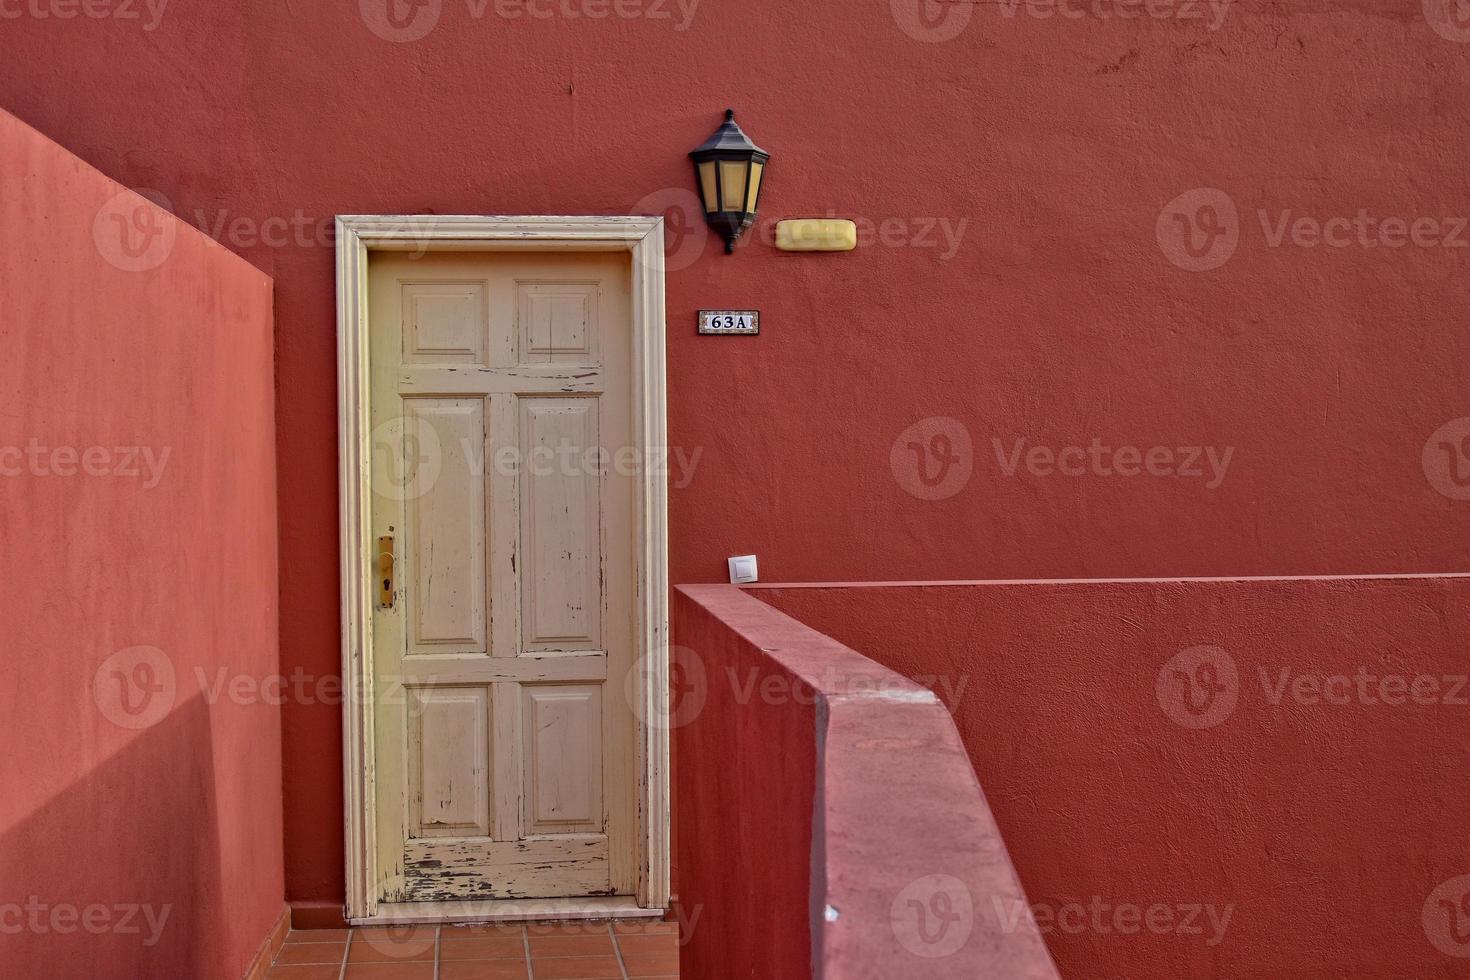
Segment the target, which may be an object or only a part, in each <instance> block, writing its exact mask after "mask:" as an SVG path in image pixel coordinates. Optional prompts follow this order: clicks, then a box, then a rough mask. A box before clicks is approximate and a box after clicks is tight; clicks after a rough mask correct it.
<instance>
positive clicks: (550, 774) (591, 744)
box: [521, 684, 603, 836]
mask: <svg viewBox="0 0 1470 980" xmlns="http://www.w3.org/2000/svg"><path fill="white" fill-rule="evenodd" d="M521 691H522V693H523V695H524V701H523V703H522V712H523V723H524V726H525V729H524V730H525V737H524V741H523V742H522V745H523V746H524V748H525V762H526V770H525V771H526V779H525V794H524V798H525V817H524V819H523V820H522V823H521V826H522V828H523V829H524V831H525V833H526V834H527V836H532V835H551V834H600V833H601V832H602V829H603V813H602V766H601V764H600V763H601V759H602V686H601V685H599V684H544V685H543V684H527V685H524V686H522V688H521Z"/></svg>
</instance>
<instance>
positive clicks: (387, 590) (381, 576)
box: [378, 534, 394, 609]
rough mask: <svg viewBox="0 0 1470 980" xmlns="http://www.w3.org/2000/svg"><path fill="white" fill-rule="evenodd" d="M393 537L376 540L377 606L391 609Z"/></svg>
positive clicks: (386, 536)
mask: <svg viewBox="0 0 1470 980" xmlns="http://www.w3.org/2000/svg"><path fill="white" fill-rule="evenodd" d="M393 594H394V589H393V535H391V534H388V535H384V536H383V537H381V538H379V539H378V605H379V606H381V607H382V608H384V609H392V608H393Z"/></svg>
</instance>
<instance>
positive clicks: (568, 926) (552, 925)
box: [526, 919, 607, 939]
mask: <svg viewBox="0 0 1470 980" xmlns="http://www.w3.org/2000/svg"><path fill="white" fill-rule="evenodd" d="M526 933H527V934H528V935H529V936H530V937H531V938H532V939H535V938H536V937H537V936H541V937H545V938H550V937H554V936H597V935H603V936H605V935H607V923H606V922H605V921H599V920H597V919H589V920H588V921H586V922H528V923H526Z"/></svg>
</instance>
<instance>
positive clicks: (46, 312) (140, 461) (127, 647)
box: [0, 113, 284, 980]
mask: <svg viewBox="0 0 1470 980" xmlns="http://www.w3.org/2000/svg"><path fill="white" fill-rule="evenodd" d="M0 170H3V178H0V187H3V190H0V341H3V356H0V555H3V556H4V560H5V566H6V569H5V574H4V581H5V588H4V589H0V621H3V623H4V624H5V625H4V636H5V639H4V642H3V652H4V655H3V658H0V671H3V673H4V679H3V682H0V718H3V719H4V721H5V748H4V751H3V752H0V786H3V787H4V791H3V792H0V963H3V964H4V966H3V970H0V972H4V973H5V974H6V975H7V976H14V977H42V976H44V977H57V978H72V977H75V978H112V977H116V978H131V977H143V976H153V977H209V978H224V980H230V978H233V977H239V976H241V975H243V974H244V972H245V970H246V968H247V967H248V966H249V964H250V962H251V959H252V957H253V956H254V955H255V953H256V950H257V948H258V946H259V945H260V943H261V941H262V939H263V938H264V937H265V936H266V934H267V933H268V932H269V931H270V930H271V928H272V925H273V924H274V923H275V922H276V920H277V918H278V916H279V915H280V913H281V911H282V906H283V896H284V883H283V874H282V864H283V862H282V804H281V740H280V709H279V706H278V703H272V701H278V695H279V693H280V692H279V690H277V689H276V688H275V687H274V686H273V685H272V684H270V683H269V680H268V679H269V678H271V677H272V676H274V675H276V674H277V673H278V672H279V669H280V668H279V649H278V613H277V592H276V589H277V570H276V506H275V479H276V474H275V451H274V412H273V377H272V352H271V328H272V319H271V303H272V296H271V292H272V289H271V281H270V280H269V279H268V278H267V277H266V276H265V275H263V274H261V273H260V272H259V271H258V270H256V269H254V268H252V267H251V266H250V265H249V264H247V263H246V262H244V261H242V260H240V259H239V258H237V257H235V256H234V255H231V254H230V253H229V252H228V251H227V250H225V249H223V248H220V247H218V246H216V245H214V244H213V243H211V242H210V241H209V240H208V239H207V238H205V237H204V236H203V235H200V234H199V233H198V232H196V231H195V230H194V229H192V228H189V227H187V226H185V225H183V224H182V223H181V222H178V221H177V220H176V219H174V218H173V217H172V216H171V215H169V214H167V213H166V212H164V211H161V210H159V209H157V208H155V207H154V206H153V205H152V204H149V203H148V202H147V201H145V200H143V199H142V198H140V197H137V196H136V195H133V194H132V193H131V192H127V191H125V190H124V189H123V188H122V187H120V186H118V185H117V184H114V183H113V182H112V181H110V180H108V179H106V178H105V177H103V176H102V175H101V174H99V173H97V172H96V171H94V170H93V169H91V167H89V166H87V165H86V164H84V163H82V162H81V161H80V160H78V159H77V158H76V157H74V156H72V155H71V154H70V153H68V152H66V151H65V150H63V149H61V148H60V147H59V146H57V145H56V144H54V143H52V142H50V141H49V140H47V139H46V138H44V137H43V136H41V135H40V134H38V133H36V132H35V131H33V130H31V129H29V128H28V127H26V126H25V125H24V124H22V123H20V122H19V121H17V120H16V119H15V118H13V117H11V116H9V115H6V114H4V113H0Z"/></svg>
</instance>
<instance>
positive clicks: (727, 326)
mask: <svg viewBox="0 0 1470 980" xmlns="http://www.w3.org/2000/svg"><path fill="white" fill-rule="evenodd" d="M699 332H700V333H710V334H758V333H760V332H761V314H760V310H700V311H699Z"/></svg>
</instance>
